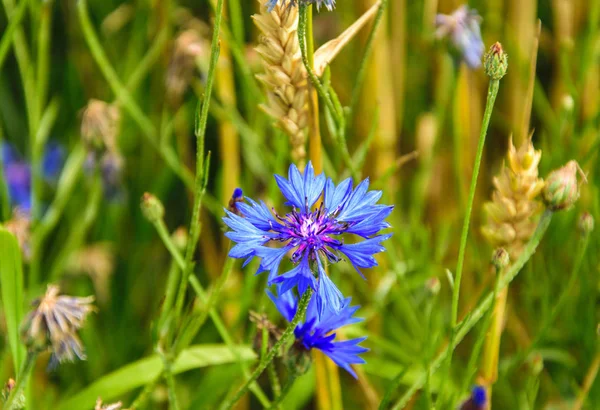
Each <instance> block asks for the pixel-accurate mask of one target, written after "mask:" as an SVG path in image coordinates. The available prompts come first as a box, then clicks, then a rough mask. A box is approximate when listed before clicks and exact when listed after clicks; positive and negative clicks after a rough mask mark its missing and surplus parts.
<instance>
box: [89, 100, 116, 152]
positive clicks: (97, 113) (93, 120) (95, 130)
mask: <svg viewBox="0 0 600 410" xmlns="http://www.w3.org/2000/svg"><path fill="white" fill-rule="evenodd" d="M120 119H121V113H120V111H119V109H118V108H117V106H116V105H114V104H109V103H106V102H104V101H100V100H95V99H91V100H90V101H89V102H88V104H87V106H86V107H85V108H84V110H83V115H82V118H81V137H82V139H83V143H84V144H85V146H86V148H87V149H88V151H90V152H94V153H103V152H105V151H107V150H108V151H111V150H114V149H116V145H117V134H118V132H119V124H120Z"/></svg>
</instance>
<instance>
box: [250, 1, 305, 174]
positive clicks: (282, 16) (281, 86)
mask: <svg viewBox="0 0 600 410" xmlns="http://www.w3.org/2000/svg"><path fill="white" fill-rule="evenodd" d="M258 1H259V3H261V9H260V14H257V15H253V16H252V18H253V19H254V23H255V24H256V26H257V27H258V28H259V30H260V31H261V33H262V35H261V37H260V44H259V45H258V46H257V47H256V51H257V52H258V54H259V55H260V56H261V59H262V62H263V66H264V68H265V71H264V73H262V74H259V75H257V78H258V79H259V80H260V81H261V82H262V83H263V84H264V86H265V88H266V90H267V103H266V104H262V105H261V108H262V109H263V110H264V111H265V112H266V113H267V114H268V115H270V116H271V117H273V118H274V119H275V121H276V125H277V126H278V127H279V128H281V129H282V130H283V131H284V132H285V133H286V134H287V135H288V136H289V138H290V144H291V150H292V152H291V154H292V160H293V161H294V162H295V163H296V164H298V165H300V166H302V165H303V164H304V162H305V161H306V127H307V125H308V109H307V104H308V88H307V87H308V83H307V75H306V70H305V68H304V65H303V64H302V57H301V54H300V46H299V44H298V36H297V28H298V8H297V7H287V6H283V5H282V4H281V3H280V2H278V3H277V4H276V5H275V6H274V7H273V10H272V11H271V12H269V11H268V10H267V3H268V1H267V0H258Z"/></svg>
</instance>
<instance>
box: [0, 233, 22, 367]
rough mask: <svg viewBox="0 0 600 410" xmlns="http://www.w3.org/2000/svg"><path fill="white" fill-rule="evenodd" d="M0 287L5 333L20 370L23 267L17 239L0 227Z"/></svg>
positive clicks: (16, 365)
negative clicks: (0, 290)
mask: <svg viewBox="0 0 600 410" xmlns="http://www.w3.org/2000/svg"><path fill="white" fill-rule="evenodd" d="M0 287H1V288H2V306H3V308H4V316H5V317H6V332H7V334H8V343H9V345H10V350H11V352H12V358H13V363H14V367H15V369H20V368H21V363H22V362H23V360H24V359H25V347H24V346H23V345H22V344H21V343H20V342H19V325H20V323H21V319H22V318H23V266H22V263H21V249H20V248H19V244H18V243H17V239H16V238H15V237H14V236H13V235H12V234H11V233H10V232H8V231H7V230H6V229H4V228H2V227H0Z"/></svg>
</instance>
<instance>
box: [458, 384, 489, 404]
mask: <svg viewBox="0 0 600 410" xmlns="http://www.w3.org/2000/svg"><path fill="white" fill-rule="evenodd" d="M486 403H487V393H486V391H485V388H483V387H482V386H474V387H473V390H471V396H470V397H469V398H468V399H467V400H466V401H465V402H464V403H462V404H461V405H460V407H459V410H484V409H485V408H486Z"/></svg>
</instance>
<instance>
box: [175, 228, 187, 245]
mask: <svg viewBox="0 0 600 410" xmlns="http://www.w3.org/2000/svg"><path fill="white" fill-rule="evenodd" d="M172 239H173V243H174V244H175V246H177V248H178V249H179V250H180V251H183V250H185V248H186V247H187V242H188V231H187V229H186V228H185V227H184V226H180V227H179V228H177V229H176V230H175V232H173V236H172Z"/></svg>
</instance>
